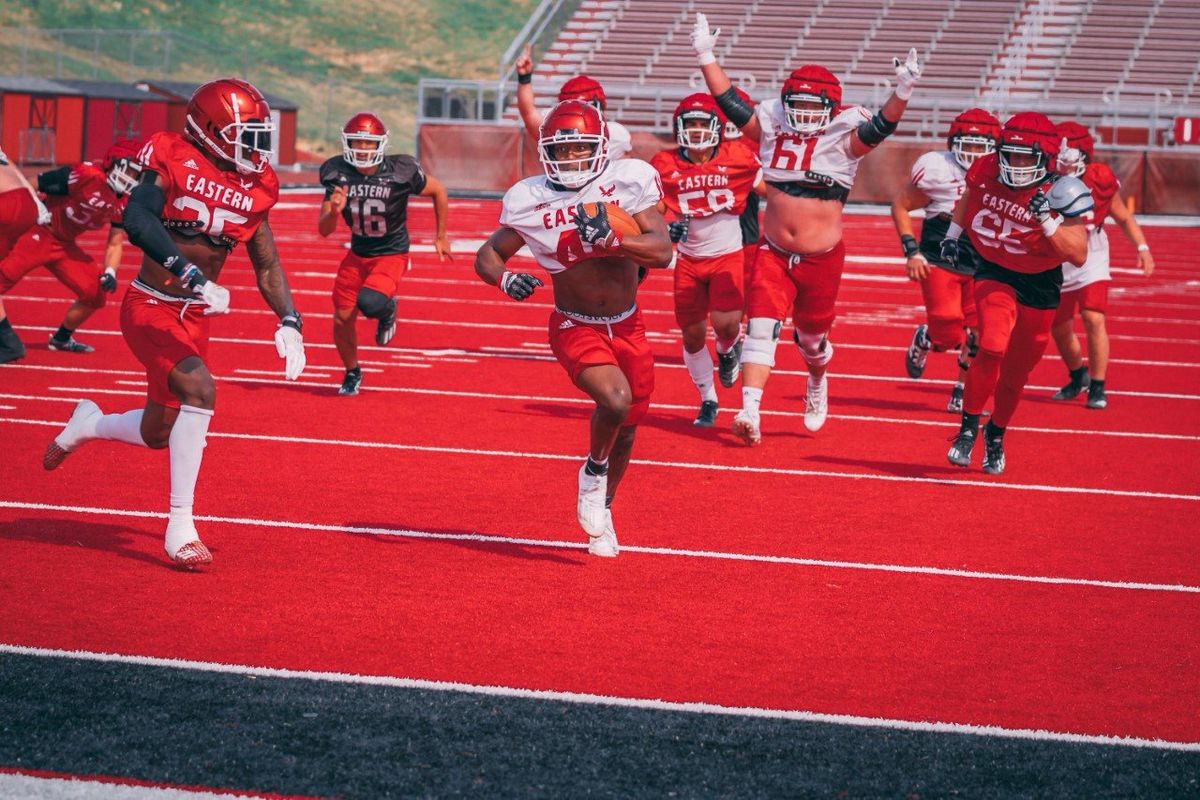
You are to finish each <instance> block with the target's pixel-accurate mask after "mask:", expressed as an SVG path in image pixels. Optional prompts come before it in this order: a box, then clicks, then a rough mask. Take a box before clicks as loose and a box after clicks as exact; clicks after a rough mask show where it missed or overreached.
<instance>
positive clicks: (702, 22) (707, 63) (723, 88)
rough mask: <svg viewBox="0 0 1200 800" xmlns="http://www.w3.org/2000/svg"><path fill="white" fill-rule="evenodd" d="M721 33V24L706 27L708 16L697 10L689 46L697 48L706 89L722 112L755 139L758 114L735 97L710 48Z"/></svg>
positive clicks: (759, 128)
mask: <svg viewBox="0 0 1200 800" xmlns="http://www.w3.org/2000/svg"><path fill="white" fill-rule="evenodd" d="M720 35H721V29H720V28H717V29H716V30H715V31H710V30H709V28H708V17H706V16H704V14H702V13H699V12H697V13H696V21H695V23H694V24H693V25H692V48H693V49H694V50H695V51H696V61H697V63H699V64H700V72H701V74H703V75H704V82H705V83H706V84H707V85H708V93H709V94H711V95H712V96H713V98H714V99H715V100H716V101H717V105H719V106H720V107H721V110H722V111H724V112H725V116H726V117H728V118H729V120H730V121H731V122H732V123H733V124H734V125H737V126H738V127H739V128H741V130H742V133H744V134H745V135H747V136H749V137H750V138H751V139H753V140H754V141H756V142H757V141H758V140H759V138H760V137H761V136H762V127H761V126H760V125H759V124H758V118H757V117H755V116H754V109H753V108H751V107H750V106H749V105H747V104H746V103H745V101H743V100H742V99H741V98H740V97H738V95H737V92H735V91H734V90H733V84H732V83H730V81H729V76H728V75H726V74H725V70H724V69H722V68H721V65H720V64H718V63H717V57H716V55H714V54H713V48H715V47H716V46H717V37H718V36H720Z"/></svg>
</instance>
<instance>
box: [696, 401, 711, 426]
mask: <svg viewBox="0 0 1200 800" xmlns="http://www.w3.org/2000/svg"><path fill="white" fill-rule="evenodd" d="M692 424H693V425H695V426H696V427H697V428H711V427H712V426H713V425H715V424H717V401H716V400H705V401H704V402H703V403H701V404H700V413H699V414H697V415H696V419H695V420H694V421H693V422H692Z"/></svg>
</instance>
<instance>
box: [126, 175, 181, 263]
mask: <svg viewBox="0 0 1200 800" xmlns="http://www.w3.org/2000/svg"><path fill="white" fill-rule="evenodd" d="M148 174H149V175H150V176H151V178H150V180H146V179H145V178H143V180H142V183H139V184H138V185H137V188H136V189H134V190H133V192H132V193H131V194H130V195H129V204H128V205H127V206H126V207H125V233H126V234H127V235H128V236H129V241H130V242H131V243H133V245H134V246H135V247H140V248H141V249H142V251H143V252H144V253H145V254H146V255H148V256H150V258H152V259H154V260H155V261H157V262H158V263H159V264H162V265H163V266H164V267H166V268H167V269H168V270H169V271H170V272H171V273H173V274H174V275H176V276H178V277H181V278H182V277H183V274H184V273H185V272H186V271H187V268H188V267H191V266H192V265H191V264H190V263H188V260H187V259H186V258H184V257H183V253H181V252H180V251H179V248H178V247H177V246H176V245H175V242H173V241H172V240H171V235H170V234H169V233H167V229H166V228H164V227H163V224H162V210H163V206H164V205H166V203H167V198H166V195H164V194H163V191H162V189H161V188H159V187H158V186H157V185H156V184H155V183H154V179H153V173H148ZM192 268H193V269H195V268H194V267H192Z"/></svg>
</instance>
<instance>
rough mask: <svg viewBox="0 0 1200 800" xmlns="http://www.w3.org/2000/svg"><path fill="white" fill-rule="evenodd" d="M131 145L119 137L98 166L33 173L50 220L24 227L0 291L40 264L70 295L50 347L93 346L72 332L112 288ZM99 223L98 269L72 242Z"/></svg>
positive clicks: (132, 178)
mask: <svg viewBox="0 0 1200 800" xmlns="http://www.w3.org/2000/svg"><path fill="white" fill-rule="evenodd" d="M137 147H138V145H137V143H136V142H134V141H132V140H130V139H122V140H120V141H118V142H116V143H115V144H113V146H112V147H111V148H109V150H108V153H107V154H106V155H105V158H104V162H103V163H102V164H95V163H92V162H91V161H84V162H81V163H79V164H76V165H74V166H68V167H60V168H58V169H53V170H50V171H48V172H43V173H42V174H41V175H38V178H37V182H38V190H39V191H40V192H41V194H42V195H43V196H44V197H45V198H46V207H47V209H48V211H49V213H50V220H49V222H47V223H46V224H44V225H36V226H33V227H30V228H28V229H26V230H25V232H24V234H22V235H21V236H20V238H18V239H17V240H16V242H14V243H13V245H12V248H11V250H10V251H9V252H8V254H7V255H6V256H4V259H3V261H0V295H5V294H8V292H9V291H11V290H12V288H13V287H14V286H15V285H16V284H17V283H18V282H20V280H21V279H22V278H24V277H25V276H26V275H28V274H29V273H30V272H32V271H33V270H34V269H37V268H38V267H45V268H46V270H47V271H48V272H49V273H50V274H52V275H53V276H54V277H55V278H58V280H59V282H61V283H62V284H63V285H64V286H66V287H67V288H68V289H70V290H71V292H72V294H74V295H75V298H76V299H75V302H74V303H72V304H71V307H70V308H69V309H67V313H66V316H65V317H63V322H62V324H61V325H60V326H59V328H58V330H57V331H55V332H54V333H53V334H51V335H50V341H49V345H50V349H51V350H61V351H63V352H66V353H90V352H92V351H93V350H94V349H95V348H93V347H92V346H91V345H88V344H84V343H83V342H80V341H77V340H76V339H75V337H74V333H75V331H76V330H77V329H78V328H79V326H81V325H83V323H84V322H86V321H87V319H88V318H89V317H90V316H92V314H94V313H95V312H96V310H97V309H99V308H103V307H104V303H105V300H106V296H107V295H109V294H112V293H113V292H115V291H116V290H117V265H119V264H120V263H121V253H122V251H123V248H124V243H125V233H124V231H123V230H122V228H121V214H122V210H123V209H124V207H125V201H126V200H127V199H128V196H129V193H130V192H131V191H132V190H133V187H134V186H135V185H136V184H137V176H138V175H139V173H140V172H141V167H140V166H139V165H138V164H137V159H136V156H137ZM105 226H107V227H108V243H107V245H106V247H105V250H104V263H105V264H106V265H107V266H105V267H103V268H101V267H99V266H97V264H96V260H95V259H94V258H92V256H90V255H89V254H87V253H85V252H84V251H83V249H82V248H80V247H79V245H78V244H77V243H76V241H75V240H76V239H78V238H79V237H80V236H81V235H82V234H84V233H87V232H88V231H94V230H99V229H100V228H103V227H105ZM0 311H2V309H0ZM22 350H23V348H22Z"/></svg>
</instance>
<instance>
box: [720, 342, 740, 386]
mask: <svg viewBox="0 0 1200 800" xmlns="http://www.w3.org/2000/svg"><path fill="white" fill-rule="evenodd" d="M741 374H742V340H741V339H738V340H737V344H735V345H734V346H733V347H731V348H729V352H728V353H717V379H718V380H719V381H721V385H722V386H724V387H725V388H726V389H732V388H733V385H734V384H735V383H737V379H738V376H739V375H741Z"/></svg>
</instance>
